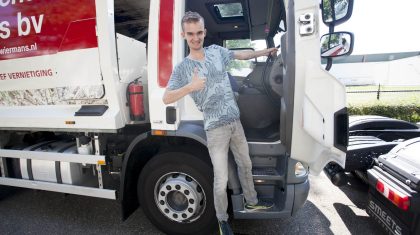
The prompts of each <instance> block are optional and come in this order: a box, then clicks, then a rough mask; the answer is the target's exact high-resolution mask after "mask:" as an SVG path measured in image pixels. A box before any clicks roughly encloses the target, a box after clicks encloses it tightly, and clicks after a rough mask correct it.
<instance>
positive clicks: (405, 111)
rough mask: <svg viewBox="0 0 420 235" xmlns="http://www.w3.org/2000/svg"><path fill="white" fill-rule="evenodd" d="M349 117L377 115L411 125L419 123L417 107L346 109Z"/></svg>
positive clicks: (358, 107)
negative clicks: (407, 122)
mask: <svg viewBox="0 0 420 235" xmlns="http://www.w3.org/2000/svg"><path fill="white" fill-rule="evenodd" d="M348 112H349V115H379V116H385V117H391V118H396V119H400V120H405V121H409V122H413V123H417V122H420V106H419V105H413V104H410V105H382V104H381V105H362V106H352V105H350V106H349V107H348Z"/></svg>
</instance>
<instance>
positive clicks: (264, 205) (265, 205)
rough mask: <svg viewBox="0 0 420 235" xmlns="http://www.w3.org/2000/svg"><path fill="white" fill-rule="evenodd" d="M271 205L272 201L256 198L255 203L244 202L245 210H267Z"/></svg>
mask: <svg viewBox="0 0 420 235" xmlns="http://www.w3.org/2000/svg"><path fill="white" fill-rule="evenodd" d="M273 206H274V204H273V203H272V202H266V201H262V200H258V203H257V204H255V205H251V204H248V203H245V210H246V211H257V210H268V209H270V208H272V207H273Z"/></svg>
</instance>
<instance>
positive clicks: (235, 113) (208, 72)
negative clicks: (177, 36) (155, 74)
mask: <svg viewBox="0 0 420 235" xmlns="http://www.w3.org/2000/svg"><path fill="white" fill-rule="evenodd" d="M204 53H205V59H204V60H203V61H198V60H193V59H190V58H188V57H187V58H184V60H183V61H182V62H181V63H179V64H178V65H177V66H175V68H174V70H173V72H172V75H171V78H170V79H169V83H168V89H169V90H176V89H179V88H181V87H183V86H185V85H187V84H188V83H190V82H191V78H192V75H193V72H194V68H197V69H198V75H199V77H206V86H205V88H204V89H203V90H201V91H195V92H192V93H190V96H191V98H192V99H193V100H194V102H195V104H196V106H197V108H198V109H199V110H200V111H201V112H203V116H204V129H205V130H211V129H214V128H217V127H220V126H224V125H226V124H229V123H232V122H234V121H236V120H239V108H238V105H237V104H236V101H235V96H234V94H233V91H232V88H231V85H230V82H229V77H228V74H227V71H226V67H227V66H228V65H229V63H230V61H231V60H232V59H233V51H230V50H228V49H226V48H224V47H221V46H217V45H211V46H209V47H205V48H204Z"/></svg>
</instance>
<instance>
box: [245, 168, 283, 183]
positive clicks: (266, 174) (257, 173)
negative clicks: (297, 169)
mask: <svg viewBox="0 0 420 235" xmlns="http://www.w3.org/2000/svg"><path fill="white" fill-rule="evenodd" d="M252 175H253V177H254V180H284V176H283V175H280V174H279V173H278V171H277V170H276V168H274V167H254V168H253V169H252Z"/></svg>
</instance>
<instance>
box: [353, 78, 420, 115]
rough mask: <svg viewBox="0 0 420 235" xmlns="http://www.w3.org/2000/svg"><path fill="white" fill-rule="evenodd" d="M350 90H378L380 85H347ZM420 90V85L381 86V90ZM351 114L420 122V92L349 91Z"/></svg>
mask: <svg viewBox="0 0 420 235" xmlns="http://www.w3.org/2000/svg"><path fill="white" fill-rule="evenodd" d="M346 90H347V92H349V91H377V90H378V86H353V87H347V88H346ZM395 90H420V86H410V87H403V86H386V87H384V86H381V91H395ZM347 104H348V107H349V113H350V115H381V116H387V117H392V118H397V119H401V120H406V121H409V122H420V92H392V93H391V92H383V93H380V96H379V100H378V99H377V92H374V93H347Z"/></svg>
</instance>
